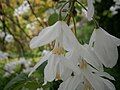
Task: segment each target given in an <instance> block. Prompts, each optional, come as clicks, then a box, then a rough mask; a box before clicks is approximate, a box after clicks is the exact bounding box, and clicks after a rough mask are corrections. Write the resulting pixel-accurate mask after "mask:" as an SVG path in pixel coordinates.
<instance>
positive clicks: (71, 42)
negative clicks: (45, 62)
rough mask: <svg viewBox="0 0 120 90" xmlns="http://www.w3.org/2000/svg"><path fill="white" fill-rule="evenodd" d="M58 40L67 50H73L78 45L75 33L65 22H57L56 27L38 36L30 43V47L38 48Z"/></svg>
mask: <svg viewBox="0 0 120 90" xmlns="http://www.w3.org/2000/svg"><path fill="white" fill-rule="evenodd" d="M54 40H57V41H58V42H59V43H60V44H61V45H62V46H63V48H64V49H65V50H67V51H69V50H72V48H73V47H75V45H76V44H77V43H78V41H77V39H76V37H75V36H74V34H73V32H72V31H71V29H70V28H69V26H68V25H67V24H66V23H65V22H64V21H57V22H56V23H55V24H54V25H52V26H49V27H46V28H45V29H43V30H42V31H41V32H40V33H39V35H38V36H36V37H34V38H33V39H32V40H31V41H30V47H31V48H36V47H40V46H43V45H46V44H48V43H51V42H52V41H54Z"/></svg>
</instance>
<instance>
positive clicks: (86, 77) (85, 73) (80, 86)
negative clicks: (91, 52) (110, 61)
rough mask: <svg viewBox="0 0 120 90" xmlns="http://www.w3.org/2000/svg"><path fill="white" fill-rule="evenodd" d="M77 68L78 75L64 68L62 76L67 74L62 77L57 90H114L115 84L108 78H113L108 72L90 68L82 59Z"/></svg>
mask: <svg viewBox="0 0 120 90" xmlns="http://www.w3.org/2000/svg"><path fill="white" fill-rule="evenodd" d="M79 68H80V69H79V70H80V71H81V73H80V74H79V75H78V74H76V73H74V72H73V71H71V73H70V70H66V72H65V73H64V75H63V76H64V77H65V76H66V75H67V76H68V74H69V76H68V78H67V79H66V78H65V79H63V82H62V83H61V84H60V86H59V89H58V90H115V86H114V85H113V84H112V83H111V82H110V81H109V80H108V79H111V80H114V78H113V77H112V76H111V75H109V74H108V73H106V72H103V71H98V70H96V69H95V68H92V67H91V66H90V65H88V64H87V63H86V61H84V60H81V62H80V63H79ZM68 71H69V72H68ZM103 77H105V78H103Z"/></svg>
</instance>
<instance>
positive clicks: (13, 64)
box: [4, 61, 18, 76]
mask: <svg viewBox="0 0 120 90" xmlns="http://www.w3.org/2000/svg"><path fill="white" fill-rule="evenodd" d="M16 65H18V63H17V62H16V61H15V62H10V63H7V64H5V66H4V69H5V70H6V71H7V72H6V73H5V76H7V75H8V76H10V75H11V74H12V73H14V72H15V71H14V70H15V68H16Z"/></svg>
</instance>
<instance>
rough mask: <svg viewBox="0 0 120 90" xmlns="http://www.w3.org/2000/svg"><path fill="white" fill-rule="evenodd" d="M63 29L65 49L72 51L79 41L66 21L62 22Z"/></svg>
mask: <svg viewBox="0 0 120 90" xmlns="http://www.w3.org/2000/svg"><path fill="white" fill-rule="evenodd" d="M62 31H63V47H64V49H65V50H67V51H70V50H72V49H73V48H74V47H76V46H77V45H78V44H79V42H78V40H77V39H76V37H75V35H74V34H73V32H72V31H71V29H70V28H69V26H68V25H67V24H66V23H65V22H62Z"/></svg>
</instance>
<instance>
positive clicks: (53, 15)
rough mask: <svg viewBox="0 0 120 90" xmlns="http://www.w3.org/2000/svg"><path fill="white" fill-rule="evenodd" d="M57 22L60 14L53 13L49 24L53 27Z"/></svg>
mask: <svg viewBox="0 0 120 90" xmlns="http://www.w3.org/2000/svg"><path fill="white" fill-rule="evenodd" d="M57 21H58V14H57V13H53V14H51V15H50V17H49V19H48V24H49V25H50V26H51V25H53V24H55V23H56V22H57Z"/></svg>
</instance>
